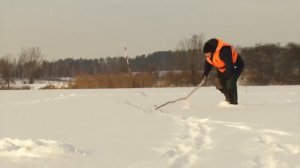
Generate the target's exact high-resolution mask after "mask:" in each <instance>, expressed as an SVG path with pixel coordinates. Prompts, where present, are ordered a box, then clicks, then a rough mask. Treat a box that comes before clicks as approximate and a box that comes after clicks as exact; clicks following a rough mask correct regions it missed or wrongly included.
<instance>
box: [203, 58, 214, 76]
mask: <svg viewBox="0 0 300 168" xmlns="http://www.w3.org/2000/svg"><path fill="white" fill-rule="evenodd" d="M211 69H212V65H211V64H210V63H208V62H207V61H205V63H204V74H203V76H206V77H207V76H208V74H209V72H210V71H211Z"/></svg>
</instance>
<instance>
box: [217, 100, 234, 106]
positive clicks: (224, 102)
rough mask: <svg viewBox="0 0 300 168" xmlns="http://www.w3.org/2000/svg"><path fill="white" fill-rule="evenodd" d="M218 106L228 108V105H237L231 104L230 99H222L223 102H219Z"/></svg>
mask: <svg viewBox="0 0 300 168" xmlns="http://www.w3.org/2000/svg"><path fill="white" fill-rule="evenodd" d="M218 106H219V107H220V108H228V107H235V106H237V105H233V104H230V103H228V101H221V102H220V103H219V104H218Z"/></svg>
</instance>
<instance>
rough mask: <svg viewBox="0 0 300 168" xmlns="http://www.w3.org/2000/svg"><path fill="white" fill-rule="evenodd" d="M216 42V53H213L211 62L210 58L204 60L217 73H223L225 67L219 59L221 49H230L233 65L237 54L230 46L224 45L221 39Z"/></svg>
mask: <svg viewBox="0 0 300 168" xmlns="http://www.w3.org/2000/svg"><path fill="white" fill-rule="evenodd" d="M217 40H218V46H217V48H216V51H215V52H214V53H213V56H212V57H213V58H212V60H211V58H210V57H208V58H206V60H207V62H208V63H210V64H211V65H212V66H214V67H216V68H217V69H218V71H220V72H222V73H224V72H225V71H226V68H225V67H226V65H225V63H224V61H222V60H221V58H220V51H221V49H222V47H225V46H229V47H230V48H231V53H232V62H233V64H234V63H236V60H237V56H238V54H237V52H236V50H235V49H234V48H233V47H232V46H231V45H230V44H227V43H225V42H224V41H222V40H221V39H217Z"/></svg>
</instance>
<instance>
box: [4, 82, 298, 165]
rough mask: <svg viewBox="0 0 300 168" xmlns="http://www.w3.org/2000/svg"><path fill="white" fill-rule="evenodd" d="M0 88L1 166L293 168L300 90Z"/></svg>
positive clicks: (290, 87) (259, 88)
mask: <svg viewBox="0 0 300 168" xmlns="http://www.w3.org/2000/svg"><path fill="white" fill-rule="evenodd" d="M191 90H192V88H156V89H111V90H109V89H98V90H27V91H0V167H1V168H67V167H69V168H300V157H299V156H300V135H299V133H300V87H299V86H264V87H247V88H246V87H239V102H240V105H238V106H234V107H232V106H228V105H226V104H224V103H223V102H222V100H223V99H224V98H223V97H222V95H221V94H220V93H219V92H218V91H217V90H215V88H213V87H205V88H200V89H199V90H198V91H197V92H195V93H194V94H193V95H192V96H191V97H190V98H189V99H188V100H186V101H182V102H177V103H175V104H169V105H167V106H165V107H163V108H162V110H161V111H155V110H153V107H154V105H160V104H162V103H165V102H166V101H169V100H174V99H177V98H179V97H183V96H185V95H186V94H188V93H189V92H190V91H191Z"/></svg>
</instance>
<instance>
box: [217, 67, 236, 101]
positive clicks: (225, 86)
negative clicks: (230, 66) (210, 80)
mask: <svg viewBox="0 0 300 168" xmlns="http://www.w3.org/2000/svg"><path fill="white" fill-rule="evenodd" d="M240 75H241V73H240V72H235V73H233V74H232V75H231V76H229V77H228V78H226V77H225V76H224V74H223V73H220V72H218V74H217V79H216V80H215V85H216V88H217V89H218V90H220V91H221V92H222V93H223V94H224V96H225V98H226V101H228V102H229V103H230V104H238V92H237V85H236V83H237V80H238V78H239V77H240Z"/></svg>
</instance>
